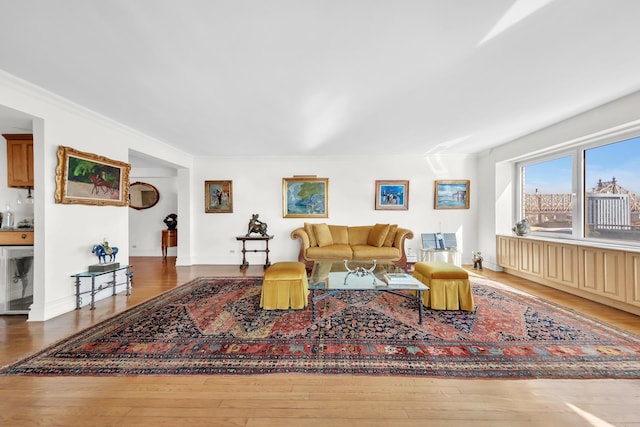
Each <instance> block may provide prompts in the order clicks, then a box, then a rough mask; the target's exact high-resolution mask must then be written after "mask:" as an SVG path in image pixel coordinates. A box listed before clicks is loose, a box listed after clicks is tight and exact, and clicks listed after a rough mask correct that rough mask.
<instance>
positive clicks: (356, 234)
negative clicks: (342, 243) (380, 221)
mask: <svg viewBox="0 0 640 427" xmlns="http://www.w3.org/2000/svg"><path fill="white" fill-rule="evenodd" d="M372 228H373V226H372V225H358V226H355V227H349V244H350V245H366V244H367V240H368V239H369V231H371V229H372Z"/></svg>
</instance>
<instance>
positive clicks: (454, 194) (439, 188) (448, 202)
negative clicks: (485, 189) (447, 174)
mask: <svg viewBox="0 0 640 427" xmlns="http://www.w3.org/2000/svg"><path fill="white" fill-rule="evenodd" d="M470 191H471V189H470V183H469V180H449V181H435V188H434V193H433V194H434V201H433V203H434V209H469V199H470V195H471V193H470Z"/></svg>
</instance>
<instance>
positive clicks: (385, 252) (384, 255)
mask: <svg viewBox="0 0 640 427" xmlns="http://www.w3.org/2000/svg"><path fill="white" fill-rule="evenodd" d="M351 250H352V251H353V257H352V259H355V260H372V259H375V260H378V261H380V260H398V259H400V257H401V256H402V254H401V253H400V250H399V249H398V248H389V247H386V246H382V247H380V248H376V247H375V246H371V245H351Z"/></svg>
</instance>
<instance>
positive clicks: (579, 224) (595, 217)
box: [518, 137, 640, 245]
mask: <svg viewBox="0 0 640 427" xmlns="http://www.w3.org/2000/svg"><path fill="white" fill-rule="evenodd" d="M638 165H640V137H634V138H631V139H625V140H622V141H620V140H618V141H615V142H611V139H609V141H606V142H605V141H603V140H600V141H598V142H591V143H589V144H584V145H581V146H576V147H574V148H572V149H565V150H564V151H562V152H559V153H557V154H556V155H555V156H547V157H543V158H537V159H531V160H529V161H525V162H522V163H519V164H518V170H519V172H520V176H519V179H520V189H521V191H520V192H519V200H520V203H521V205H520V209H519V213H520V215H521V216H520V217H519V218H526V219H527V220H528V222H529V225H530V227H531V232H532V234H539V235H548V236H557V237H573V238H576V239H587V240H593V241H596V240H598V241H606V242H611V243H624V244H635V245H639V244H640V201H639V199H638V198H639V197H640V172H639V170H640V168H638Z"/></svg>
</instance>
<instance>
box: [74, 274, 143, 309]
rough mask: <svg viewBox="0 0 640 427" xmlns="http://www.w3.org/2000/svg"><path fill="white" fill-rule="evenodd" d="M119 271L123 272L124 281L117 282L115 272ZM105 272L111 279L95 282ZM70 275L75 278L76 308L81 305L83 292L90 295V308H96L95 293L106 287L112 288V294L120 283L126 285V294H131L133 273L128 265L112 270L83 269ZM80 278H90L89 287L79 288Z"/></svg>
mask: <svg viewBox="0 0 640 427" xmlns="http://www.w3.org/2000/svg"><path fill="white" fill-rule="evenodd" d="M120 271H122V272H124V276H125V277H124V278H123V279H124V281H122V282H118V279H117V273H118V272H120ZM106 274H110V275H111V280H108V281H107V282H104V283H100V284H97V283H96V278H98V277H100V276H104V275H106ZM71 277H73V278H75V279H76V280H75V286H76V310H80V307H82V295H84V294H90V295H91V303H90V306H91V310H93V309H94V308H96V294H97V293H98V292H100V291H102V290H105V289H108V288H109V287H110V286H111V287H112V288H113V293H112V295H115V294H116V288H117V287H118V286H121V285H125V286H126V291H127V293H126V295H127V296H128V295H131V279H132V277H133V273H132V272H131V266H130V265H123V266H121V267H118V268H116V269H114V270H109V271H85V272H84V273H78V274H72V275H71ZM82 278H90V279H91V289H88V290H86V291H81V290H80V285H81V284H82V281H81V279H82Z"/></svg>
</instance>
